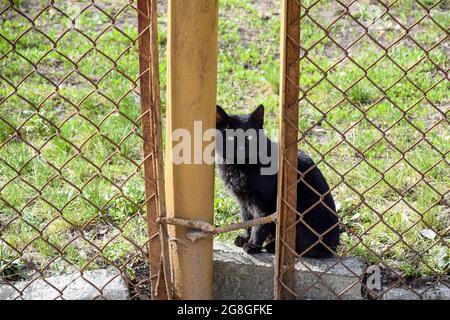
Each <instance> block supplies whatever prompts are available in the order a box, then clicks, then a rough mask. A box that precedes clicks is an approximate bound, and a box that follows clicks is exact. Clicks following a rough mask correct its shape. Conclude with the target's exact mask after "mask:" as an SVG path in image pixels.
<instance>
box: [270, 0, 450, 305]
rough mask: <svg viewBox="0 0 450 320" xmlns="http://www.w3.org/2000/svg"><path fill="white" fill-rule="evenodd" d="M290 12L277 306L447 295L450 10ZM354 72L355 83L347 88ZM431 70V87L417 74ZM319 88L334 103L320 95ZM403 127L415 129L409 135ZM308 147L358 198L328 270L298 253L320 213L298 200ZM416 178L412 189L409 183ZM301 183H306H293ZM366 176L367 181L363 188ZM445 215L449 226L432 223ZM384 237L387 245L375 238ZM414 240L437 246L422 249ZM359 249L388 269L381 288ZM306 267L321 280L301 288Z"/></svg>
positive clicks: (302, 5) (427, 6) (369, 4)
mask: <svg viewBox="0 0 450 320" xmlns="http://www.w3.org/2000/svg"><path fill="white" fill-rule="evenodd" d="M284 4H285V9H284V21H282V23H284V28H285V39H284V41H285V45H284V50H285V52H283V53H282V54H283V56H284V61H285V66H284V76H283V79H282V81H284V83H285V84H284V88H283V89H284V90H283V92H282V94H283V101H284V102H283V105H282V110H281V115H282V134H281V137H280V143H281V146H282V148H281V149H282V171H281V175H282V188H281V190H280V191H281V197H280V198H281V200H280V201H279V212H280V218H279V228H280V231H281V234H280V235H279V244H278V250H279V254H278V256H277V270H276V279H275V283H276V286H277V288H276V295H277V298H313V297H314V296H316V295H315V292H316V293H317V290H320V291H321V292H322V293H321V294H322V295H321V296H322V297H323V296H328V297H329V298H330V299H346V298H349V297H350V298H351V297H355V295H354V294H353V293H352V291H354V290H355V288H360V287H362V291H363V295H364V296H365V298H369V299H382V298H384V297H386V296H387V295H389V293H390V292H391V291H392V290H393V289H395V288H397V289H401V290H403V292H404V296H405V297H409V298H412V299H416V298H419V299H421V298H427V296H428V294H429V293H430V292H432V291H433V290H436V288H437V287H440V288H443V289H448V288H450V283H449V281H448V274H449V264H448V254H449V252H450V251H449V233H448V232H449V222H448V213H449V211H448V208H449V202H448V199H449V198H448V194H449V193H448V192H449V185H448V174H449V163H448V137H449V131H448V110H449V109H448V106H449V105H448V104H449V99H448V57H449V47H448V40H449V39H448V36H449V32H448V28H449V26H448V21H447V23H446V20H443V19H439V15H440V17H442V16H443V15H448V10H449V2H448V1H420V0H416V1H396V0H393V1H381V0H378V1H375V0H371V1H364V0H360V1H350V0H349V1H344V0H338V1H323V0H317V1H298V0H286V1H284ZM411 12H413V13H414V14H411ZM282 28H283V26H282ZM314 34H315V35H316V36H315V37H314V36H312V35H314ZM402 52H403V53H402ZM405 52H415V58H414V59H413V61H414V62H413V63H409V64H406V63H404V62H403V61H404V60H401V56H402V54H403V55H405ZM438 55H442V56H441V57H443V58H442V59H438V58H437V56H438ZM368 56H370V57H371V58H372V59H367V57H368ZM365 58H366V59H365ZM321 59H324V60H321ZM324 61H325V62H324ZM299 69H300V70H299ZM349 69H350V70H353V72H352V77H350V78H348V77H347V78H346V79H342V78H343V77H344V76H345V74H346V72H343V71H347V73H348V70H349ZM423 69H426V72H429V79H430V80H429V81H428V82H425V81H422V80H423V78H420V77H417V73H416V71H417V70H423ZM392 70H395V72H393V71H392ZM390 73H394V74H395V76H392V75H390ZM377 74H378V75H381V76H379V77H376V75H377ZM422 74H425V73H422ZM299 75H300V76H299ZM425 76H427V77H428V74H425ZM425 76H423V77H425ZM438 87H440V88H444V89H443V92H444V97H443V98H442V99H436V98H435V95H434V94H435V93H436V91H437V90H436V88H438ZM320 89H321V90H324V89H325V90H327V94H328V97H331V98H329V99H328V100H325V99H323V97H324V95H323V94H322V95H320V94H319V95H318V94H317V92H320ZM367 91H371V92H372V95H371V97H370V99H369V98H366V96H365V95H364V94H361V93H364V92H367ZM405 91H406V92H408V94H407V95H406V96H407V97H406V98H403V99H399V98H398V97H399V95H398V92H405ZM322 92H323V91H322ZM445 92H446V93H445ZM438 100H439V102H436V101H438ZM379 108H384V109H381V110H378V109H379ZM376 111H377V112H376ZM338 112H344V113H346V114H348V115H351V117H352V120H351V122H349V123H343V122H339V121H336V120H335V119H336V117H335V116H334V115H335V114H336V113H338ZM380 115H381V116H380ZM385 115H392V116H391V117H384V116H385ZM400 125H402V128H406V129H404V131H399V130H398V128H400ZM367 137H370V139H368V138H367ZM441 138H442V140H439V139H441ZM443 141H446V142H443ZM440 142H442V143H440ZM380 146H382V148H379V147H380ZM298 147H300V148H301V149H305V150H307V152H308V153H310V154H311V155H312V156H313V158H314V159H315V164H316V166H318V167H319V168H321V170H322V171H323V172H324V174H325V176H326V177H327V179H328V181H329V184H330V189H331V190H330V192H331V193H332V194H333V195H334V198H335V200H337V203H342V202H345V201H346V199H343V198H344V197H347V198H351V199H353V200H351V201H349V202H351V203H352V204H351V206H347V207H344V204H345V203H344V204H343V205H338V206H337V207H338V208H337V210H336V211H337V213H336V214H337V215H338V217H339V220H340V227H341V230H342V234H341V244H342V243H343V242H344V243H345V245H342V248H341V249H340V250H338V252H337V253H335V254H334V255H335V257H336V258H335V259H334V260H331V261H327V262H323V264H322V266H320V267H318V266H317V265H314V264H313V263H311V261H308V259H305V258H302V257H299V255H298V254H297V253H296V252H295V225H296V224H297V223H299V221H300V219H298V218H299V217H302V215H303V214H305V212H307V211H308V210H309V209H308V210H307V211H305V212H297V211H296V210H295V209H294V208H296V201H297V200H298V201H302V199H296V193H295V190H296V185H297V182H298V181H300V180H301V181H303V182H305V183H306V181H305V180H304V176H305V175H307V174H308V172H309V171H310V170H307V171H306V172H303V173H302V172H300V171H298V169H297V148H298ZM421 152H423V153H421ZM374 153H375V154H376V155H375V156H374V155H373V154H374ZM417 154H420V156H415V155H417ZM426 156H429V157H430V158H429V160H427V161H428V162H427V163H426V164H425V165H424V163H423V162H421V159H425V158H426ZM382 160H383V161H382ZM311 169H312V168H311ZM405 172H408V173H406V175H408V177H407V178H408V179H409V180H408V183H407V184H406V185H402V184H401V183H400V182H401V181H403V180H405V179H404V177H403V176H404V175H405ZM297 175H298V177H299V178H298V180H297V179H295V178H293V177H296V176H297ZM355 175H356V176H355ZM355 179H359V180H367V183H364V184H359V185H355V183H354V181H357V180H355ZM362 186H363V187H362ZM308 187H309V188H311V189H312V187H311V186H310V185H308ZM424 190H426V191H427V192H423V191H424ZM314 192H316V193H317V191H314ZM425 194H431V195H432V196H430V199H428V201H426V205H425V204H424V205H422V206H421V207H419V206H417V205H416V204H417V203H418V202H417V201H416V200H417V199H418V198H420V197H424V195H425ZM319 195H320V194H319ZM322 196H324V195H322ZM321 201H322V200H319V201H318V202H317V203H315V204H314V205H313V206H312V207H314V206H316V205H318V204H319V203H320V202H321ZM339 207H340V208H339ZM436 216H439V217H442V218H443V219H444V220H442V221H441V223H439V224H438V223H435V224H432V223H430V221H431V218H430V217H436ZM362 217H363V218H362ZM396 219H397V220H396ZM399 221H401V222H402V223H399ZM329 230H331V228H330V229H329ZM329 230H328V231H329ZM380 230H382V231H383V233H382V239H384V240H381V241H380V243H377V242H371V241H369V240H368V239H373V237H370V235H371V234H373V233H374V232H380ZM328 231H326V232H328ZM326 232H324V233H323V234H321V235H322V236H323V235H324V234H326ZM430 235H431V236H430ZM300 236H301V235H300ZM415 236H417V237H419V238H420V239H422V238H426V239H425V240H424V241H423V242H422V241H421V242H420V245H419V241H414V240H413V239H417V238H414V237H415ZM383 241H384V242H383ZM319 242H322V240H317V243H319ZM322 243H323V242H322ZM330 250H331V248H330ZM395 250H399V251H398V252H400V255H402V257H404V258H405V260H406V261H408V262H409V261H411V264H410V265H408V266H407V267H406V266H405V265H402V264H398V263H395V260H393V259H392V258H391V257H392V256H393V254H395V253H396V252H397V251H395ZM358 252H359V253H361V252H364V256H365V258H366V263H367V264H366V266H365V267H366V268H367V266H368V265H373V266H375V267H377V268H379V270H380V277H381V279H380V286H379V287H376V288H375V287H373V286H371V285H370V284H369V283H368V282H367V280H368V275H369V273H365V272H364V270H362V271H361V270H360V269H359V268H358V267H355V265H354V263H352V262H351V259H349V258H348V256H353V255H357V253H358ZM435 252H439V253H440V254H441V256H440V257H439V258H438V260H439V259H441V261H440V262H439V263H435V261H436V260H433V258H432V257H433V256H432V254H435ZM360 255H361V254H360ZM445 257H447V258H445ZM441 262H442V263H441ZM440 263H441V264H440ZM338 269H339V270H340V272H341V273H342V272H343V273H344V274H345V275H346V279H347V281H344V282H343V283H340V284H336V283H333V282H332V281H330V280H329V279H330V278H328V274H330V273H331V274H332V273H334V272H335V271H336V270H338ZM295 270H306V271H308V272H309V273H310V274H311V275H312V276H311V279H303V282H302V283H297V282H296V278H295ZM419 270H420V271H419ZM421 272H422V273H421ZM358 290H359V289H358ZM324 293H325V294H324Z"/></svg>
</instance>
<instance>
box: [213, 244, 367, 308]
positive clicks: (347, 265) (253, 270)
mask: <svg viewBox="0 0 450 320" xmlns="http://www.w3.org/2000/svg"><path fill="white" fill-rule="evenodd" d="M273 266H274V255H272V254H267V253H260V254H257V255H248V254H246V253H245V252H244V251H243V250H242V249H240V248H237V247H236V246H232V245H226V244H223V243H218V242H215V243H214V277H213V279H214V286H213V288H214V298H215V299H219V300H220V299H258V300H259V299H261V300H267V299H273V296H274V289H273V288H274V270H273ZM295 269H296V288H295V289H296V292H302V291H306V293H305V296H304V297H303V298H305V299H336V298H337V297H339V299H362V296H361V283H360V279H361V278H362V275H363V274H364V272H365V264H364V263H363V262H362V261H361V260H359V259H355V258H342V259H341V260H338V259H324V260H316V259H303V260H302V261H299V262H297V264H296V266H295Z"/></svg>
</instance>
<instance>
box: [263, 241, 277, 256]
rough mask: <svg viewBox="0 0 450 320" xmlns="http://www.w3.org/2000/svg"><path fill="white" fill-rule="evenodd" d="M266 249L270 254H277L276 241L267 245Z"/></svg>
mask: <svg viewBox="0 0 450 320" xmlns="http://www.w3.org/2000/svg"><path fill="white" fill-rule="evenodd" d="M264 249H266V251H267V252H268V253H275V240H273V241H270V242H269V243H267V244H266V245H265V246H264Z"/></svg>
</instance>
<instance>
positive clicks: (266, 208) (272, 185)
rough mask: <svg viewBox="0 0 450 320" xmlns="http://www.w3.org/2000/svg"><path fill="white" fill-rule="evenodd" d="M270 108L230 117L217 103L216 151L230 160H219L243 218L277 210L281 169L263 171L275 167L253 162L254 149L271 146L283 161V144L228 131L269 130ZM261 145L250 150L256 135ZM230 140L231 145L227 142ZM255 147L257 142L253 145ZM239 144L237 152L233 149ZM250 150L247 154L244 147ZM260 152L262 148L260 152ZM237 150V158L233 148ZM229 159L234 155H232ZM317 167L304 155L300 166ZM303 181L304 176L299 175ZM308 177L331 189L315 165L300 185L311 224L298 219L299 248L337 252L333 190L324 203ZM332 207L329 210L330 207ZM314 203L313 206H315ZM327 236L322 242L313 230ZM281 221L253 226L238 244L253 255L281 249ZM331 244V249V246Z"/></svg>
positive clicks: (302, 209) (315, 253)
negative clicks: (278, 228) (278, 229)
mask: <svg viewBox="0 0 450 320" xmlns="http://www.w3.org/2000/svg"><path fill="white" fill-rule="evenodd" d="M263 123H264V106H262V105H260V106H259V107H258V108H257V109H256V110H255V111H254V112H253V113H251V114H247V115H228V114H227V113H226V112H225V111H224V110H223V109H222V108H221V107H220V106H217V112H216V125H217V129H218V135H220V136H218V137H217V138H218V139H216V141H219V138H221V141H223V143H216V153H217V156H218V158H219V159H225V160H223V161H222V163H220V162H219V163H218V165H217V166H218V168H219V172H220V175H221V177H222V180H223V182H224V184H225V186H226V187H227V188H228V189H229V190H230V191H231V192H232V193H233V195H234V196H235V197H236V199H237V201H238V202H239V205H240V209H241V212H240V214H241V219H242V220H244V221H246V220H252V219H255V218H259V217H263V216H267V215H270V214H272V213H274V212H275V211H276V203H277V173H276V170H275V172H273V173H271V174H262V171H261V170H262V169H264V168H266V169H267V167H268V166H270V163H269V164H268V163H267V162H262V161H260V159H259V157H257V160H256V161H254V160H253V161H250V157H251V156H252V153H253V154H254V153H255V152H259V151H260V150H262V149H261V148H262V147H265V149H264V150H267V154H268V156H271V155H273V156H274V157H275V160H278V159H277V155H278V154H277V153H278V151H277V150H278V148H277V147H278V146H277V144H276V143H274V142H272V141H270V139H269V138H267V137H266V136H265V135H264V134H256V135H254V134H249V135H248V136H245V138H244V139H237V138H236V137H232V136H231V138H230V134H229V131H227V130H226V129H232V130H237V129H242V130H243V131H247V130H248V129H254V130H256V131H257V132H259V131H260V130H261V131H260V132H263V131H262V129H263ZM253 138H254V139H255V140H256V141H255V140H254V141H253V142H256V143H257V148H256V149H255V148H253V149H250V143H251V142H250V141H249V140H251V139H253ZM227 141H228V142H230V143H226V142H227ZM253 146H254V145H253ZM231 148H233V150H231ZM242 150H245V151H246V152H245V153H244V155H242V152H239V151H242ZM255 150H256V151H255ZM231 151H233V152H232V156H229V155H230V152H231ZM227 157H228V158H227ZM313 166H314V162H313V161H312V160H311V158H310V157H309V156H308V155H306V154H305V153H304V152H302V151H300V152H299V153H298V169H299V171H300V172H302V173H304V172H306V171H307V170H308V169H310V168H311V167H313ZM298 179H300V176H298ZM304 181H306V182H307V184H309V185H310V186H311V187H312V188H314V190H315V191H317V193H319V194H321V195H323V194H325V193H327V191H329V187H328V184H327V182H326V180H325V178H324V177H323V175H322V173H321V172H320V170H319V169H318V168H317V167H314V168H313V169H311V170H310V171H308V173H306V174H305V176H304V179H302V180H301V181H299V182H298V184H297V211H298V212H299V213H300V214H302V215H303V219H304V221H305V223H306V224H307V225H308V226H309V228H308V227H307V226H306V225H305V224H304V223H301V222H298V223H297V242H296V251H297V253H299V254H301V255H302V256H305V257H311V258H325V257H328V256H331V255H333V251H335V250H336V247H337V245H338V243H339V226H338V224H337V222H338V218H337V216H336V213H335V212H336V209H335V204H334V201H333V198H332V196H331V194H330V193H328V194H326V195H325V196H324V200H323V202H324V203H325V204H326V206H325V205H324V204H323V203H322V202H319V203H318V201H319V200H320V197H319V195H318V194H317V193H316V192H314V191H313V190H311V188H310V187H308V186H307V185H306V184H305V183H304ZM327 206H328V208H327ZM311 207H313V208H312V209H310V208H311ZM310 228H311V229H313V230H314V231H315V232H316V233H318V234H319V235H321V236H322V242H323V243H324V244H325V245H326V246H324V245H323V244H322V243H321V242H318V240H319V238H318V237H317V236H316V235H315V234H314V233H313V232H312V231H311V229H310ZM274 239H275V224H274V223H270V224H266V225H260V226H255V227H252V228H249V229H248V230H247V232H246V233H245V234H243V235H240V236H238V237H237V238H236V239H235V241H234V243H235V244H236V245H237V246H239V247H243V249H244V250H245V251H246V252H247V253H250V254H252V253H259V252H261V249H262V246H263V243H264V242H266V246H265V247H264V248H265V249H266V251H268V252H272V253H273V252H274V251H275V241H274ZM327 247H328V248H327Z"/></svg>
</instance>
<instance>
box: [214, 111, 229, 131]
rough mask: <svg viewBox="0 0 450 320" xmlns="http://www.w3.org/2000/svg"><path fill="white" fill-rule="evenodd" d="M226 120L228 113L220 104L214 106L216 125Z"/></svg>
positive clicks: (218, 125)
mask: <svg viewBox="0 0 450 320" xmlns="http://www.w3.org/2000/svg"><path fill="white" fill-rule="evenodd" d="M227 120H228V115H227V113H226V112H225V110H223V109H222V107H221V106H216V126H217V127H220V126H221V125H223V124H224V123H225V122H226V121H227Z"/></svg>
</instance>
